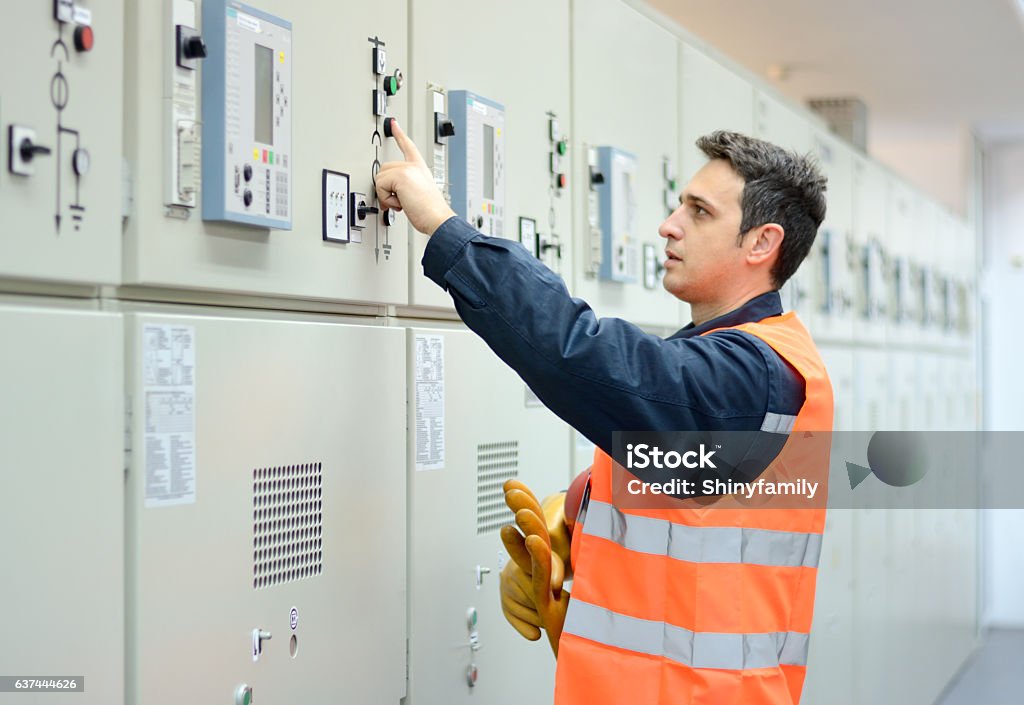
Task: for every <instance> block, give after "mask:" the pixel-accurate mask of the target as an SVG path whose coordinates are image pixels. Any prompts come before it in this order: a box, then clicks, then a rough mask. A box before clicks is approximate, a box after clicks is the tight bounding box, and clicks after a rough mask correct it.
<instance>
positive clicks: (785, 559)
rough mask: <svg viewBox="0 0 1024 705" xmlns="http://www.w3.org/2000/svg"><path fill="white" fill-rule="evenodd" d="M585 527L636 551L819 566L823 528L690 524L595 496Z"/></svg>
mask: <svg viewBox="0 0 1024 705" xmlns="http://www.w3.org/2000/svg"><path fill="white" fill-rule="evenodd" d="M583 533H584V534H586V535H588V536H597V537H599V538H602V539H607V540H608V541H612V542H614V543H616V544H618V545H619V546H622V547H623V548H625V549H628V550H630V551H637V552H639V553H651V554H654V555H658V556H668V557H669V558H675V559H677V560H680V561H690V562H691V563H752V564H755V565H767V566H781V567H800V566H803V567H805V568H817V567H818V558H819V556H820V555H821V534H805V533H797V532H790V531H773V530H770V529H751V528H740V527H732V526H688V525H686V524H677V523H674V522H671V521H667V520H665V519H655V518H652V517H645V516H638V515H636V514H625V513H623V512H621V511H619V510H618V509H617V508H615V507H614V506H613V505H611V504H608V503H607V502H600V501H597V500H591V501H590V505H589V506H588V507H587V515H586V521H585V522H584V524H583Z"/></svg>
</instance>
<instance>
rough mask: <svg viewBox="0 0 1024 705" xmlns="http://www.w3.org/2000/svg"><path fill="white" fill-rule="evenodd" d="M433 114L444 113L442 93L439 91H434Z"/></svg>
mask: <svg viewBox="0 0 1024 705" xmlns="http://www.w3.org/2000/svg"><path fill="white" fill-rule="evenodd" d="M434 112H435V113H443V112H444V93H442V92H441V91H434Z"/></svg>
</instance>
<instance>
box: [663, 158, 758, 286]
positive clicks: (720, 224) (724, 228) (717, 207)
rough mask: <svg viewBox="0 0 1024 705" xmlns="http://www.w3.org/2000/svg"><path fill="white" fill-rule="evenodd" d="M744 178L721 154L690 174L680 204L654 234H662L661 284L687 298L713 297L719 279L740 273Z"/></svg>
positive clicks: (724, 279) (743, 251)
mask: <svg viewBox="0 0 1024 705" xmlns="http://www.w3.org/2000/svg"><path fill="white" fill-rule="evenodd" d="M743 185H744V181H743V178H742V177H741V176H740V175H739V174H737V173H736V172H735V171H733V169H732V165H731V164H729V162H727V161H726V160H724V159H713V160H711V161H709V162H708V163H707V164H705V165H704V166H703V167H702V168H701V169H700V171H698V172H697V173H696V174H694V176H693V178H692V179H691V180H690V183H689V184H687V185H686V188H685V189H684V190H683V192H682V194H680V196H679V203H680V205H679V207H678V208H677V209H676V210H675V212H673V213H672V215H670V216H669V217H668V218H667V219H666V220H665V222H664V223H662V224H661V227H660V228H658V234H659V235H661V236H662V237H663V238H665V239H666V241H667V242H666V246H665V253H666V257H667V259H666V261H665V274H664V276H663V278H662V286H664V287H665V289H666V290H667V291H668V292H669V293H671V294H673V295H674V296H676V297H677V298H680V299H682V300H683V301H687V302H690V303H699V302H704V301H713V300H714V298H715V291H716V289H719V290H720V289H721V283H722V282H723V281H734V279H733V277H737V276H743V275H744V274H745V271H744V266H745V260H746V251H745V249H744V248H741V247H737V245H736V242H737V238H738V236H739V232H740V224H741V222H742V210H741V207H740V199H741V197H742V196H743Z"/></svg>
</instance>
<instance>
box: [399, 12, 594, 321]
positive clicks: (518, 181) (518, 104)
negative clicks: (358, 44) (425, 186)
mask: <svg viewBox="0 0 1024 705" xmlns="http://www.w3.org/2000/svg"><path fill="white" fill-rule="evenodd" d="M411 5H412V7H411V13H412V15H411V18H412V21H411V27H412V35H411V37H410V41H411V44H412V48H413V53H412V60H411V62H410V63H411V70H410V71H409V72H408V75H409V77H410V80H409V82H408V91H409V95H408V98H409V101H410V104H409V105H410V111H411V116H410V118H409V120H407V122H410V123H411V124H412V126H413V128H412V129H413V136H414V138H415V141H416V143H417V145H419V148H420V151H421V152H422V153H423V155H424V157H425V158H426V159H428V161H431V160H432V154H431V146H432V145H433V143H434V140H433V135H434V117H433V109H432V108H431V107H430V102H429V99H428V91H427V85H428V84H434V85H438V86H441V87H442V88H444V89H445V90H446V91H456V90H467V91H472V92H473V93H476V94H478V95H480V96H482V97H484V98H488V99H490V100H493V101H495V102H497V103H500V104H502V105H504V106H505V134H504V139H505V170H506V171H505V174H506V181H505V182H506V192H505V216H504V217H505V237H507V238H509V239H512V240H517V241H518V239H519V218H520V217H527V218H533V219H534V220H536V221H537V230H538V231H539V232H540V233H542V234H543V235H544V236H545V237H550V235H551V233H552V232H554V233H555V234H557V235H558V236H559V238H560V242H561V244H562V248H561V252H562V257H561V259H559V258H558V257H557V256H555V254H554V251H553V250H549V251H548V253H547V254H546V255H545V257H544V261H545V263H546V264H547V265H548V266H550V267H551V268H552V269H554V270H555V271H556V272H558V273H559V274H561V275H562V276H563V277H565V278H566V279H567V280H569V279H570V278H571V277H570V273H571V272H572V258H573V252H572V249H573V248H572V222H571V218H572V206H571V204H572V201H573V198H574V196H573V194H576V193H579V190H578V189H579V187H580V186H581V185H580V184H578V183H576V181H577V179H575V178H574V177H575V174H574V173H573V172H572V170H571V168H570V165H571V163H572V160H573V159H575V158H576V157H574V156H573V155H572V154H571V153H570V154H567V155H566V156H564V157H562V172H564V173H565V174H566V175H567V176H568V179H569V183H568V187H567V188H565V189H562V193H561V195H560V196H552V188H551V187H552V184H553V180H552V176H551V175H550V173H549V154H550V152H551V149H552V146H551V141H550V140H549V136H548V117H547V113H548V112H549V111H550V112H552V113H554V114H555V115H556V116H557V119H558V122H559V127H560V129H561V131H562V133H563V135H568V136H569V137H570V138H571V137H572V132H571V127H572V125H571V121H570V113H569V110H570V94H569V88H570V78H569V2H568V0H557V1H555V2H544V1H542V0H526V1H524V2H516V3H511V4H501V3H495V2H472V0H457V1H456V2H451V1H449V0H426V1H424V2H419V1H418V2H415V3H412V4H411ZM449 114H451V109H450V108H449ZM570 151H571V148H570ZM551 216H553V217H554V225H552V224H551ZM409 243H410V244H409V249H410V256H409V296H410V303H411V304H413V305H415V306H425V307H434V308H444V309H451V308H453V306H452V301H451V297H450V296H449V295H448V294H447V293H446V292H445V291H443V290H442V289H441V288H440V287H438V286H437V285H436V284H434V282H432V281H430V280H429V279H427V278H426V277H424V276H423V267H422V266H421V265H420V260H421V259H422V257H423V249H424V248H425V247H426V243H427V237H426V236H425V235H422V234H420V233H417V232H415V231H414V230H413V229H412V228H411V227H410V228H409Z"/></svg>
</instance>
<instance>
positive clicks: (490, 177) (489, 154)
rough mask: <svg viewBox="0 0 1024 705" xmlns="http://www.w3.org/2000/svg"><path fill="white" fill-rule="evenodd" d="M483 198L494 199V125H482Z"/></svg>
mask: <svg viewBox="0 0 1024 705" xmlns="http://www.w3.org/2000/svg"><path fill="white" fill-rule="evenodd" d="M484 198H487V199H490V200H492V201H493V200H494V127H493V126H491V125H484Z"/></svg>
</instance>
